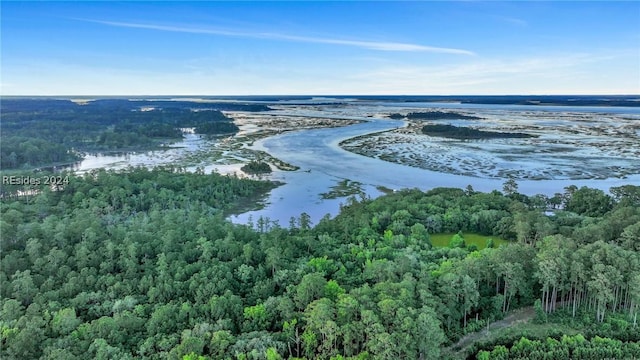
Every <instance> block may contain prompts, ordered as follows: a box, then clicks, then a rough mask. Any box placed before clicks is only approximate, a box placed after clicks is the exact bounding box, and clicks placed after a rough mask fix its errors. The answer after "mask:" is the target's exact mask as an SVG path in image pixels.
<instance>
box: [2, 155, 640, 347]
mask: <svg viewBox="0 0 640 360" xmlns="http://www.w3.org/2000/svg"><path fill="white" fill-rule="evenodd" d="M65 176H68V181H65V183H64V184H63V185H61V186H58V187H57V188H51V187H49V186H44V185H40V186H35V185H33V186H27V187H25V186H24V185H16V186H14V187H10V188H6V189H3V191H4V194H3V197H2V202H1V205H2V208H1V215H2V217H1V219H0V230H1V232H2V239H1V240H2V243H1V244H0V245H1V246H2V255H1V265H2V267H1V272H0V289H1V290H2V302H1V304H0V336H1V337H0V346H1V353H0V356H1V357H2V358H6V359H65V360H67V359H85V358H94V359H133V358H149V359H281V358H306V359H344V358H352V359H440V358H448V357H454V358H455V357H459V356H462V358H464V357H466V356H471V357H474V356H476V355H477V357H478V358H482V359H487V358H496V359H497V358H500V359H506V358H542V357H538V355H540V354H542V353H547V352H553V351H556V350H557V349H560V350H562V349H565V348H566V349H568V350H566V351H568V353H567V352H565V350H562V354H569V355H572V356H574V357H575V356H577V355H575V354H592V353H588V352H587V351H590V350H588V349H594V348H596V349H598V348H599V347H601V346H605V344H606V348H607V349H609V348H611V350H610V351H611V352H607V353H606V354H614V357H618V358H622V355H620V354H623V355H624V356H628V355H629V354H631V356H639V355H638V352H637V351H638V350H637V349H638V341H640V331H638V328H637V313H638V310H640V309H639V306H638V305H639V304H640V256H639V252H638V251H639V250H640V187H638V186H632V185H627V186H622V187H617V188H613V189H612V190H611V195H608V194H606V193H604V192H603V191H601V190H596V189H590V188H586V187H583V188H576V187H567V188H566V189H564V191H562V192H559V193H558V194H557V195H556V196H554V197H552V198H547V197H545V196H541V195H537V196H526V195H523V194H520V193H518V191H517V184H516V183H515V182H513V181H511V182H508V183H506V184H505V187H504V190H503V192H499V191H493V192H491V193H481V192H476V191H474V190H473V189H472V188H471V187H468V188H467V189H464V190H463V189H453V188H437V189H433V190H430V191H427V192H423V191H419V190H403V191H398V192H394V193H391V194H389V195H386V196H383V197H380V198H378V199H375V200H371V199H368V198H364V197H361V198H350V199H349V200H348V201H347V202H346V203H345V204H343V206H342V208H341V212H340V214H339V215H337V216H336V217H335V218H330V217H328V216H327V217H325V218H323V219H322V220H320V221H319V222H318V223H317V224H312V223H311V221H310V218H309V216H308V215H306V214H304V213H303V214H301V215H300V216H299V217H298V218H292V219H291V221H290V222H289V224H277V223H274V222H272V221H270V220H269V219H264V218H259V219H254V221H253V222H252V223H251V224H249V225H234V224H232V223H230V222H228V221H227V220H225V216H226V214H228V213H229V212H230V211H233V209H232V207H233V206H237V205H239V204H242V203H243V202H244V201H246V200H247V199H251V198H253V199H255V197H256V196H258V195H259V194H261V193H264V192H265V191H268V190H269V189H270V188H272V187H273V186H275V185H274V184H271V183H268V182H258V181H252V180H247V179H238V178H235V177H224V176H220V175H217V174H204V173H203V172H202V171H197V172H195V173H186V172H184V171H183V170H181V169H176V168H156V169H153V170H147V169H143V168H130V169H127V170H124V171H105V170H98V171H93V172H91V173H87V174H85V175H83V176H78V175H72V174H65ZM549 208H556V210H555V211H553V212H552V213H546V212H545V210H547V209H549ZM459 231H463V232H465V233H474V234H481V235H485V236H487V238H491V237H496V238H501V239H504V240H508V243H507V244H506V245H502V246H499V247H497V248H493V247H492V246H491V242H488V245H489V246H487V247H486V248H483V249H482V250H478V248H477V247H475V246H466V244H465V242H464V241H460V239H459V238H458V239H456V241H452V242H451V246H449V247H435V246H432V244H431V241H430V236H431V235H432V234H434V235H435V234H441V233H457V232H459ZM457 236H459V235H457ZM452 240H453V239H452ZM528 307H531V308H533V309H535V311H536V317H535V323H534V321H532V323H531V324H530V325H528V326H532V327H533V326H544V324H549V323H555V324H556V325H557V326H564V327H567V328H568V327H571V328H572V329H575V330H576V331H577V332H579V333H582V335H581V336H578V335H571V336H570V337H567V338H562V337H561V336H558V334H557V333H552V332H544V333H541V334H538V335H539V336H537V338H530V337H531V336H527V338H526V339H524V340H522V339H521V337H522V336H523V334H519V336H517V337H515V338H510V339H509V341H510V342H508V343H506V342H504V340H505V339H506V338H502V339H497V340H495V341H494V342H492V343H483V344H482V346H474V347H473V348H471V349H470V350H469V351H470V352H467V353H464V354H462V355H461V354H457V353H456V354H454V353H453V352H452V351H450V346H452V345H453V344H455V343H456V342H457V341H458V340H459V339H460V338H461V337H463V336H464V335H465V334H468V333H474V332H476V331H478V330H481V329H483V328H484V327H485V326H486V325H487V324H488V323H491V322H493V321H495V320H498V319H501V318H502V317H503V316H504V315H505V314H508V313H509V312H510V311H512V310H514V309H518V308H524V309H526V308H528ZM537 324H538V325H537ZM532 334H533V333H532ZM558 344H559V345H558ZM474 352H477V353H474ZM559 353H560V352H558V354H559ZM532 354H533V355H532ZM597 354H604V353H603V352H601V353H597ZM634 354H635V355H634ZM534 355H535V357H534ZM541 356H542V355H541ZM563 356H564V355H563ZM590 356H591V355H590ZM546 358H560V357H546ZM565 358H566V357H565ZM585 358H586V357H585ZM592 358H596V357H592Z"/></svg>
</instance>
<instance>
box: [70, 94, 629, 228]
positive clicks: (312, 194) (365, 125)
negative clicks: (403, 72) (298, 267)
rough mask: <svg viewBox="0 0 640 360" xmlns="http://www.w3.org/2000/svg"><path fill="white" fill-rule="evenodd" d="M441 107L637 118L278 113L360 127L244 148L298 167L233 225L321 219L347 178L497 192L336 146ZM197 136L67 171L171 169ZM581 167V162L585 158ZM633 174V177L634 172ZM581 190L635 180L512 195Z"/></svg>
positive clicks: (370, 184)
mask: <svg viewBox="0 0 640 360" xmlns="http://www.w3.org/2000/svg"><path fill="white" fill-rule="evenodd" d="M423 108H446V109H465V110H473V109H479V110H480V109H481V110H491V111H502V110H504V111H512V110H513V109H514V108H515V109H517V110H522V111H550V112H554V111H555V112H558V113H560V112H581V113H615V114H630V116H634V117H638V119H640V109H637V108H606V107H588V108H586V107H544V108H542V107H537V106H516V105H467V104H442V103H436V104H434V103H417V104H416V103H410V104H407V103H375V102H370V103H365V104H362V103H361V104H349V105H347V106H336V107H332V106H328V107H317V106H316V107H313V108H308V107H296V108H286V107H281V108H280V110H278V111H275V112H270V113H280V114H289V115H295V116H314V117H318V116H320V117H332V118H350V119H359V120H363V121H364V122H362V123H359V124H355V125H350V126H345V127H337V128H323V129H313V130H300V131H291V132H285V133H282V134H280V135H276V136H272V137H268V138H265V139H262V140H259V141H257V142H256V143H254V145H253V146H252V148H253V149H255V150H263V151H266V152H268V153H269V154H271V155H273V156H274V157H276V158H278V159H280V160H283V161H285V162H287V163H289V164H293V165H296V166H299V167H300V170H299V171H294V172H290V171H279V170H275V171H274V173H273V174H272V175H271V176H270V179H271V180H275V181H281V182H283V183H284V185H282V186H280V187H278V188H276V189H274V190H273V191H272V192H271V194H270V195H269V196H268V198H267V199H266V201H265V206H264V208H263V209H261V210H257V211H250V212H247V213H243V214H240V215H236V216H232V217H231V218H230V219H231V220H232V221H233V222H236V223H248V222H249V221H253V222H255V221H256V220H257V219H258V218H259V217H265V218H269V219H270V220H271V221H277V222H278V223H279V224H280V225H282V226H286V225H287V224H288V222H289V220H290V218H291V217H296V218H297V217H299V216H300V214H301V213H303V212H305V213H307V214H309V215H310V217H311V220H312V222H313V223H317V222H318V221H319V220H320V219H321V218H322V217H323V216H325V215H326V214H330V215H331V216H334V215H336V214H337V213H338V212H339V209H340V204H342V203H345V202H346V200H347V198H345V197H342V198H338V199H326V198H323V196H322V195H321V194H323V193H328V192H330V191H331V188H332V187H334V186H336V185H337V184H338V183H339V182H340V181H341V180H344V179H348V180H351V181H356V182H359V183H361V184H362V185H361V190H362V191H364V192H365V193H366V194H367V195H368V196H370V197H377V196H379V195H381V194H382V192H381V191H380V190H379V188H380V187H384V188H388V189H393V190H398V189H404V188H418V189H422V190H428V189H431V188H434V187H441V186H447V187H459V188H464V187H466V186H467V185H472V186H473V188H474V189H475V190H478V191H492V190H496V189H497V190H501V189H502V185H503V183H504V181H505V180H504V179H487V178H478V177H471V176H462V175H453V174H448V173H442V172H434V171H429V170H424V169H420V168H415V167H410V166H406V165H401V164H397V163H392V162H387V161H383V160H380V159H376V158H372V157H366V156H362V155H358V154H355V153H352V152H349V151H346V150H344V149H342V148H340V147H339V146H338V144H339V143H340V142H341V141H343V140H346V139H349V138H352V137H356V136H360V135H364V134H369V133H375V132H380V131H386V130H391V129H395V128H398V127H402V126H405V122H404V121H400V120H390V119H388V118H383V117H380V116H378V115H377V114H383V113H392V112H396V111H401V110H405V111H406V110H407V109H418V110H419V109H423ZM210 145H211V143H209V142H208V141H206V140H203V139H202V138H200V137H199V136H198V135H194V134H186V136H185V139H184V140H183V141H181V142H179V143H176V144H174V145H172V148H170V149H168V150H164V151H153V152H146V153H138V154H125V155H108V156H101V155H90V156H88V157H86V158H85V160H84V161H82V162H80V163H79V165H78V166H76V167H75V171H77V172H84V171H87V170H90V169H93V168H97V167H106V168H123V167H126V166H128V165H133V166H138V165H142V166H154V165H158V164H176V162H178V165H179V160H180V158H181V157H182V156H184V154H185V153H187V152H190V151H195V150H198V149H201V148H203V147H206V146H210ZM585 161H586V159H585ZM240 166H241V164H240V165H226V166H214V165H211V166H206V167H205V171H211V170H213V169H217V170H218V171H219V172H222V173H230V172H234V171H238V170H239V168H240ZM639 172H640V171H639ZM572 184H573V185H576V186H578V187H580V186H589V187H593V188H599V189H603V190H605V191H606V190H608V189H609V188H610V187H612V186H620V185H625V184H640V174H634V175H631V176H629V177H627V178H625V179H620V178H608V179H589V180H569V179H562V180H518V186H519V191H520V192H521V193H524V194H528V195H533V194H545V195H553V194H554V193H557V192H562V191H563V189H564V187H566V186H568V185H572Z"/></svg>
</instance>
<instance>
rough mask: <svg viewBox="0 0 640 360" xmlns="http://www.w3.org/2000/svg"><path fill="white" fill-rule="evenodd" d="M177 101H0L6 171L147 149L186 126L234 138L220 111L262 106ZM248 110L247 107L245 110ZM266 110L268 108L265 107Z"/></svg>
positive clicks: (1, 159)
mask: <svg viewBox="0 0 640 360" xmlns="http://www.w3.org/2000/svg"><path fill="white" fill-rule="evenodd" d="M206 105H207V106H206V107H205V106H204V105H203V103H198V102H186V101H184V102H178V101H142V100H140V101H129V100H124V99H113V100H106V99H105V100H95V101H90V102H88V103H87V104H85V105H80V104H76V103H73V102H71V101H69V100H53V99H46V98H45V99H20V98H9V99H5V98H3V99H2V138H3V139H2V140H3V143H2V148H1V149H0V151H1V154H0V155H1V157H0V166H1V167H2V168H3V169H13V168H32V167H38V166H50V165H56V164H62V163H69V162H74V161H77V160H78V159H79V158H81V156H82V153H83V152H97V151H115V150H120V151H122V150H127V151H133V150H144V149H148V148H153V147H157V146H159V145H162V144H165V143H167V142H174V141H178V140H180V139H182V137H183V133H182V131H181V129H183V128H193V129H194V131H195V133H198V134H203V135H222V134H234V133H236V132H237V131H238V127H237V126H236V125H235V124H234V123H233V119H231V118H229V117H227V116H226V115H225V114H224V113H222V111H221V110H220V109H229V108H231V109H240V110H246V111H259V110H264V106H259V107H254V106H252V105H246V106H244V105H241V104H235V106H232V105H234V104H209V103H207V104H206ZM243 106H244V107H243ZM267 109H268V108H267Z"/></svg>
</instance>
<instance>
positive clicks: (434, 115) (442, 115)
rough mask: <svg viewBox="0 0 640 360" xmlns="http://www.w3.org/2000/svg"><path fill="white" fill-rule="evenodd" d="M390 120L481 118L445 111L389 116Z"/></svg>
mask: <svg viewBox="0 0 640 360" xmlns="http://www.w3.org/2000/svg"><path fill="white" fill-rule="evenodd" d="M389 118H391V119H396V120H400V119H408V120H481V119H482V118H480V117H477V116H473V115H464V114H460V113H455V112H445V111H427V112H410V113H408V114H407V115H402V114H398V113H396V114H391V115H389Z"/></svg>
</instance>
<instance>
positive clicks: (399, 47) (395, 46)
mask: <svg viewBox="0 0 640 360" xmlns="http://www.w3.org/2000/svg"><path fill="white" fill-rule="evenodd" d="M75 20H81V21H87V22H93V23H98V24H103V25H109V26H116V27H126V28H136V29H148V30H158V31H170V32H181V33H190V34H208V35H220V36H233V37H243V38H253V39H270V40H283V41H296V42H305V43H315V44H334V45H344V46H353V47H359V48H364V49H370V50H379V51H410V52H431V53H442V54H454V55H475V54H474V53H473V52H472V51H469V50H464V49H456V48H445V47H435V46H426V45H419V44H411V43H402V42H384V41H362V40H342V39H333V38H322V37H308V36H296V35H287V34H278V33H266V32H251V33H248V32H239V31H228V30H219V29H211V28H199V27H182V26H168V25H157V24H140V23H130V22H118V21H103V20H91V19H75Z"/></svg>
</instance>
